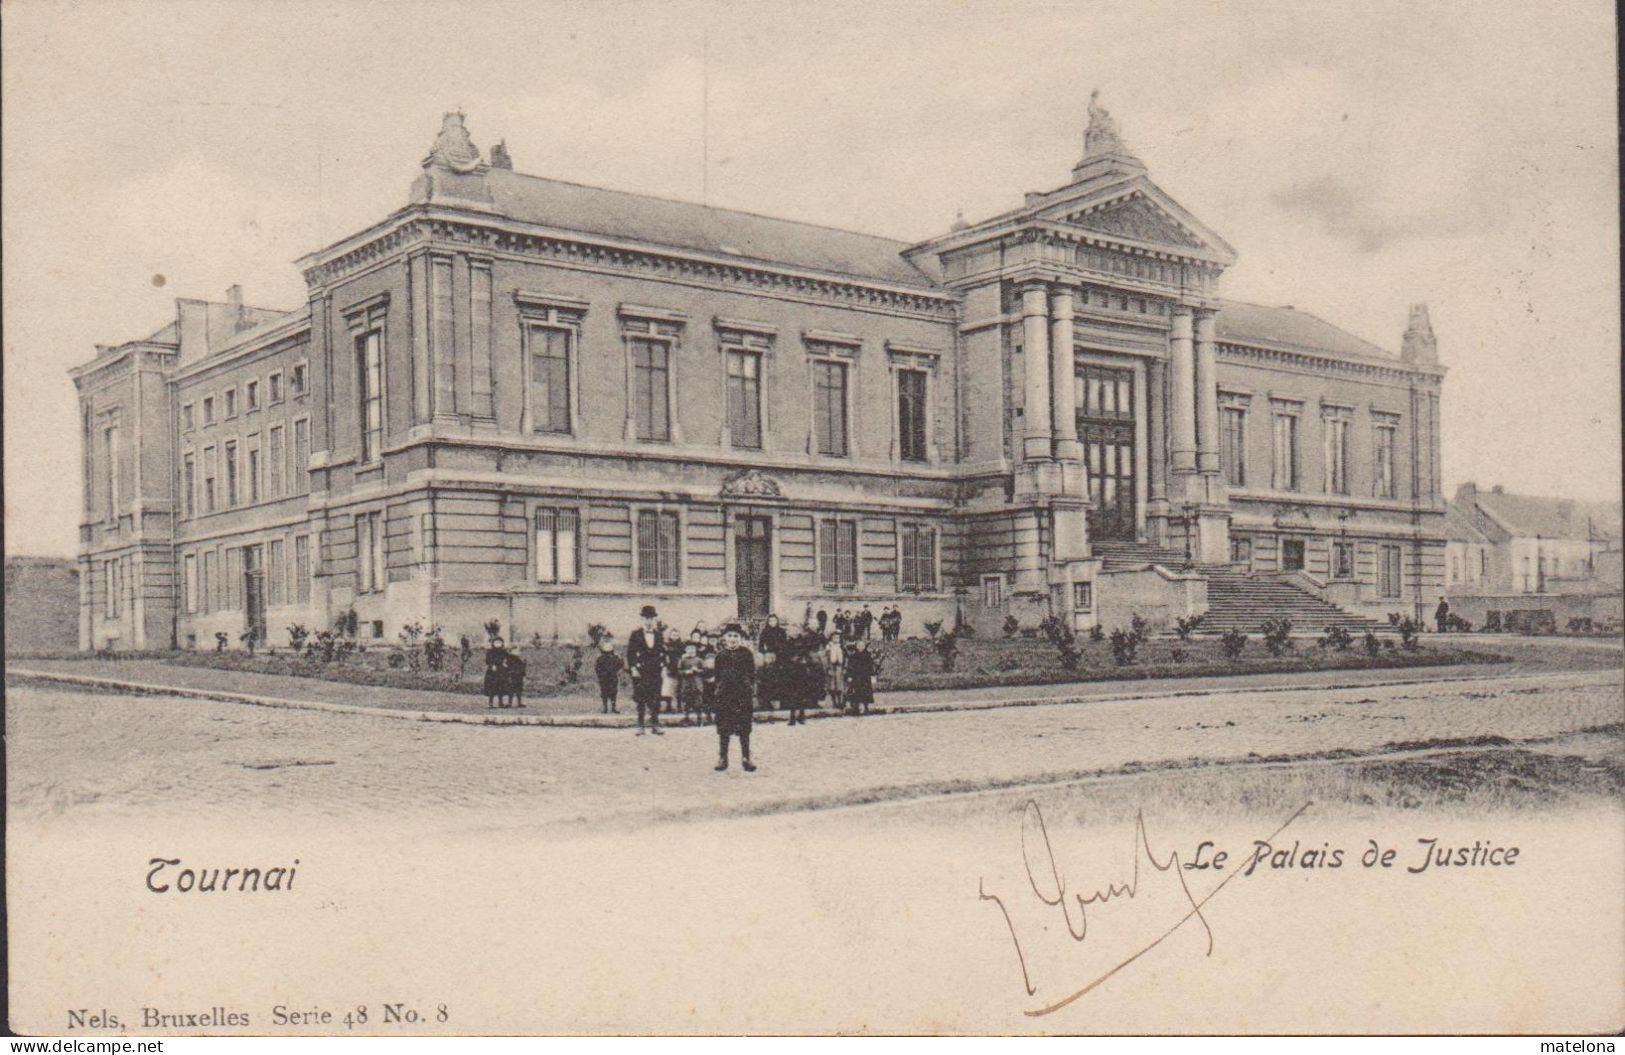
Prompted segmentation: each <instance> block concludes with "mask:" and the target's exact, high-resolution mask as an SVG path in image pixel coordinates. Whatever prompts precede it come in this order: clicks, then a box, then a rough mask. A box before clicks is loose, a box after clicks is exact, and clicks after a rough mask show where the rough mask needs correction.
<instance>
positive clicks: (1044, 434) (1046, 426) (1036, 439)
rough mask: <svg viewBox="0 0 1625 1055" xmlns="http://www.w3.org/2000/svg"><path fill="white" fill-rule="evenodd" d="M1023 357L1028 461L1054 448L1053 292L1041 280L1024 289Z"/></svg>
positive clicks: (1023, 446) (1044, 456)
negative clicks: (1051, 374)
mask: <svg viewBox="0 0 1625 1055" xmlns="http://www.w3.org/2000/svg"><path fill="white" fill-rule="evenodd" d="M1021 324H1022V356H1023V362H1024V369H1025V373H1026V405H1025V407H1024V409H1023V410H1022V414H1023V421H1024V427H1023V429H1022V442H1021V450H1022V457H1023V458H1024V460H1026V461H1029V462H1033V461H1048V460H1049V458H1050V456H1051V449H1050V355H1049V294H1048V291H1047V290H1046V289H1045V287H1044V286H1043V285H1042V284H1040V283H1034V284H1032V285H1028V286H1026V287H1024V288H1023V289H1022V291H1021Z"/></svg>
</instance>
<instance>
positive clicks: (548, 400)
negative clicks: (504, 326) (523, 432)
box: [530, 326, 575, 432]
mask: <svg viewBox="0 0 1625 1055" xmlns="http://www.w3.org/2000/svg"><path fill="white" fill-rule="evenodd" d="M574 337H575V332H574V331H573V330H567V329H561V328H558V327H553V326H532V327H531V328H530V427H531V429H532V430H533V431H535V432H569V431H571V429H572V428H573V423H572V422H571V420H570V346H571V343H572V342H573V339H574Z"/></svg>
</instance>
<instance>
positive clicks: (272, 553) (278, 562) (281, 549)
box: [265, 538, 288, 606]
mask: <svg viewBox="0 0 1625 1055" xmlns="http://www.w3.org/2000/svg"><path fill="white" fill-rule="evenodd" d="M286 559H287V545H286V543H284V542H283V541H282V540H281V539H279V538H274V539H272V540H271V542H270V544H269V545H267V546H266V547H265V603H266V604H267V605H271V606H277V605H283V604H286V603H287V597H286V596H285V594H284V590H283V588H284V586H285V585H286V581H285V578H284V577H285V576H286V575H287V573H288V572H287V565H286V564H285V563H284V561H286Z"/></svg>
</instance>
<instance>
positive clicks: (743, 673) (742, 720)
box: [716, 623, 756, 773]
mask: <svg viewBox="0 0 1625 1055" xmlns="http://www.w3.org/2000/svg"><path fill="white" fill-rule="evenodd" d="M716 670H717V694H716V720H717V740H718V745H717V748H718V757H717V764H716V770H717V772H719V773H720V772H722V771H723V770H725V769H727V768H728V737H730V736H737V737H739V755H740V758H741V759H742V760H743V763H744V767H745V772H747V773H754V772H755V771H756V766H755V765H754V764H753V763H752V762H751V760H750V726H751V719H752V717H753V714H752V712H753V711H754V710H755V709H756V707H755V701H754V700H753V699H752V698H751V697H752V694H753V690H754V689H755V687H756V657H755V656H754V655H752V654H751V651H750V648H749V647H748V646H746V644H745V633H744V631H743V630H741V629H740V627H739V624H737V623H729V624H728V625H727V626H726V627H725V628H724V629H723V631H722V648H721V650H720V651H719V652H717V659H716Z"/></svg>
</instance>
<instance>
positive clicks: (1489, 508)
mask: <svg viewBox="0 0 1625 1055" xmlns="http://www.w3.org/2000/svg"><path fill="white" fill-rule="evenodd" d="M1473 501H1474V502H1476V503H1477V505H1478V508H1479V510H1480V511H1482V512H1483V513H1484V515H1485V516H1487V517H1488V518H1489V519H1490V520H1492V521H1494V522H1495V523H1496V524H1497V525H1498V526H1499V527H1501V528H1502V529H1504V530H1505V531H1506V532H1507V533H1508V534H1510V535H1511V536H1513V537H1516V538H1536V537H1539V538H1552V539H1599V540H1600V539H1615V538H1619V535H1620V504H1619V503H1618V502H1614V503H1606V502H1577V501H1574V500H1572V499H1567V498H1542V497H1538V496H1535V495H1514V494H1508V493H1506V492H1505V491H1499V492H1498V491H1478V492H1476V494H1475V495H1474V496H1473Z"/></svg>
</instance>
